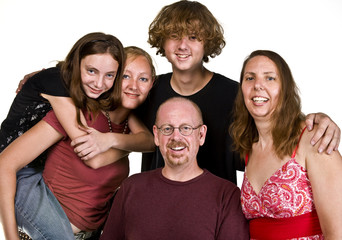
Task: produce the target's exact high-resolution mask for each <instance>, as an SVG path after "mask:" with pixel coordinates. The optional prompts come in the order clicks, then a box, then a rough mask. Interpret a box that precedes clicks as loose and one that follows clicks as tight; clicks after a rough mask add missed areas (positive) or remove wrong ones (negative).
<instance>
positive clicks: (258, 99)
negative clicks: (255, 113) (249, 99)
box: [253, 97, 268, 103]
mask: <svg viewBox="0 0 342 240" xmlns="http://www.w3.org/2000/svg"><path fill="white" fill-rule="evenodd" d="M267 101H268V99H267V98H264V97H255V98H253V102H257V103H261V102H267Z"/></svg>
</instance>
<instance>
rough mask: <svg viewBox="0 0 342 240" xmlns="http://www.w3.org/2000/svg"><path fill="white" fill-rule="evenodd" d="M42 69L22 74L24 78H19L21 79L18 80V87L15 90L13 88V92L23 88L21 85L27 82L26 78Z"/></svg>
mask: <svg viewBox="0 0 342 240" xmlns="http://www.w3.org/2000/svg"><path fill="white" fill-rule="evenodd" d="M44 69H45V68H43V69H42V70H44ZM42 70H38V71H35V72H31V73H29V74H26V75H25V76H24V78H23V79H21V80H20V81H19V84H18V88H17V90H15V93H18V92H20V90H21V89H22V88H23V86H24V84H25V83H26V82H27V80H28V79H29V78H30V77H32V76H34V75H36V74H37V73H39V72H40V71H42Z"/></svg>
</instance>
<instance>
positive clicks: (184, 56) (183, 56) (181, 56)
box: [177, 55, 188, 58]
mask: <svg viewBox="0 0 342 240" xmlns="http://www.w3.org/2000/svg"><path fill="white" fill-rule="evenodd" d="M177 56H178V57H180V58H186V57H188V55H177Z"/></svg>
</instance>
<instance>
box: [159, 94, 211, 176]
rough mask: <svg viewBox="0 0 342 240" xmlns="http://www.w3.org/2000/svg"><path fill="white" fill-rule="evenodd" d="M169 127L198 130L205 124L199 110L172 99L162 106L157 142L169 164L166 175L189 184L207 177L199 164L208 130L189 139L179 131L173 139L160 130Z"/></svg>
mask: <svg viewBox="0 0 342 240" xmlns="http://www.w3.org/2000/svg"><path fill="white" fill-rule="evenodd" d="M164 124H169V125H172V126H174V127H179V126H181V125H182V124H188V125H190V126H192V127H196V126H199V125H201V124H202V120H201V118H200V117H199V114H198V112H197V110H196V109H195V108H194V107H193V105H192V104H191V103H189V102H188V101H184V100H182V99H180V100H179V99H172V100H169V101H167V102H165V103H164V104H162V105H161V106H160V109H159V111H158V115H157V120H156V125H154V126H153V134H154V141H155V144H156V145H157V146H159V149H160V152H161V154H162V156H163V158H164V161H165V167H164V168H163V170H162V174H163V175H164V176H165V177H166V178H168V179H171V180H174V181H188V180H190V179H193V178H195V177H196V176H198V175H200V174H201V173H203V170H202V169H200V168H199V166H198V164H197V158H196V156H197V153H198V150H199V147H200V146H202V145H203V144H204V141H205V136H206V132H207V127H206V126H205V125H202V126H201V127H199V128H197V129H194V130H193V132H192V134H191V135H189V136H183V135H182V134H181V133H180V132H179V130H178V129H175V130H174V132H173V133H172V134H171V135H169V136H165V135H163V134H162V133H161V132H160V131H159V130H158V129H157V126H158V127H159V126H161V125H164Z"/></svg>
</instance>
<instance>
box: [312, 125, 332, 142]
mask: <svg viewBox="0 0 342 240" xmlns="http://www.w3.org/2000/svg"><path fill="white" fill-rule="evenodd" d="M324 133H325V129H322V128H317V129H316V132H315V134H314V135H313V137H312V138H311V141H310V143H311V145H312V146H315V145H316V143H317V142H318V141H319V140H320V139H321V138H322V136H323V135H324ZM330 137H332V135H331V136H330ZM330 139H331V138H330ZM329 142H330V141H329Z"/></svg>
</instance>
